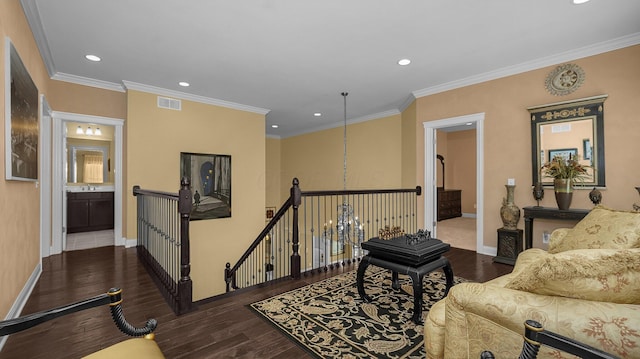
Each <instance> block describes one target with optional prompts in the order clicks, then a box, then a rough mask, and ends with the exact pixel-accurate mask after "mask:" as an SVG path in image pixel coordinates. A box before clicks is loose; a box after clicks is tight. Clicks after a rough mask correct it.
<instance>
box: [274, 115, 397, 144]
mask: <svg viewBox="0 0 640 359" xmlns="http://www.w3.org/2000/svg"><path fill="white" fill-rule="evenodd" d="M400 113H401V112H400V111H398V110H389V111H384V112H378V113H374V114H371V115H367V116H361V117H356V118H352V119H347V125H353V124H356V123H360V122H366V121H371V120H378V119H381V118H385V117H389V116H395V115H399V114H400ZM342 126H344V122H333V123H329V124H326V125H322V126H317V127H313V128H308V129H304V130H302V131H296V132H290V133H287V134H284V135H281V136H278V138H281V139H282V138H287V137H294V136H299V135H304V134H307V133H313V132H317V131H323V130H329V129H332V128H338V127H342ZM269 136H270V135H267V137H269Z"/></svg>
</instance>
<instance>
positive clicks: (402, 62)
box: [398, 59, 411, 66]
mask: <svg viewBox="0 0 640 359" xmlns="http://www.w3.org/2000/svg"><path fill="white" fill-rule="evenodd" d="M410 63H411V60H409V59H402V60H400V61H398V65H400V66H407V65H409V64H410Z"/></svg>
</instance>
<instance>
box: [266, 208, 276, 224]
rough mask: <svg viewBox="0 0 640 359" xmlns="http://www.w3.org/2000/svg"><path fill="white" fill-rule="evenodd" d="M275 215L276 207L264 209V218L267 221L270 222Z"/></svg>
mask: <svg viewBox="0 0 640 359" xmlns="http://www.w3.org/2000/svg"><path fill="white" fill-rule="evenodd" d="M275 215H276V207H267V208H266V218H267V221H269V220H271V219H272V218H273V216H275Z"/></svg>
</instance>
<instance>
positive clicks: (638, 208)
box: [633, 187, 640, 212]
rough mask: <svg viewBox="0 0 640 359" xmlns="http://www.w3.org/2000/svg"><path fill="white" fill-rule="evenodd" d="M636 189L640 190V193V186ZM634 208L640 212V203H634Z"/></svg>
mask: <svg viewBox="0 0 640 359" xmlns="http://www.w3.org/2000/svg"><path fill="white" fill-rule="evenodd" d="M636 190H637V191H638V194H640V187H636ZM633 210H634V211H638V212H640V205H637V204H635V203H634V204H633Z"/></svg>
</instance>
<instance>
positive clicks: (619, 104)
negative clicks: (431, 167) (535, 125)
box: [415, 46, 640, 247]
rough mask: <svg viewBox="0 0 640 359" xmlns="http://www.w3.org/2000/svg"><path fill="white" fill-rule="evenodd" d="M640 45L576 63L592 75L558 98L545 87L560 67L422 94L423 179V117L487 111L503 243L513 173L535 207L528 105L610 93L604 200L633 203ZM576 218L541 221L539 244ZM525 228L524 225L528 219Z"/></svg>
mask: <svg viewBox="0 0 640 359" xmlns="http://www.w3.org/2000/svg"><path fill="white" fill-rule="evenodd" d="M638 59H640V46H633V47H629V48H625V49H621V50H617V51H612V52H608V53H605V54H601V55H597V56H591V57H587V58H583V59H579V60H576V61H573V63H576V64H578V65H579V66H581V67H582V69H583V70H584V71H585V73H586V80H585V82H584V84H583V85H582V86H581V87H580V88H579V89H578V90H577V91H575V92H574V93H572V94H570V95H567V96H561V97H557V96H552V95H550V94H549V93H548V92H547V91H546V90H545V88H544V80H545V77H546V76H547V74H548V73H549V72H550V71H551V70H553V69H554V68H555V66H550V67H546V68H543V69H540V70H535V71H529V72H526V73H523V74H519V75H514V76H509V77H505V78H502V79H498V80H494V81H488V82H485V83H481V84H477V85H473V86H467V87H464V88H460V89H456V90H451V91H446V92H443V93H439V94H435V95H430V96H425V97H421V98H419V99H417V100H416V106H417V113H416V123H415V129H416V131H417V134H418V135H419V141H418V143H417V148H416V151H417V152H416V153H417V161H416V166H417V167H418V171H417V176H418V181H417V182H418V183H423V181H424V130H423V122H425V121H433V120H439V119H444V118H451V117H455V116H461V115H468V114H473V113H479V112H483V113H485V125H484V160H485V164H484V243H485V245H486V246H493V247H495V245H496V229H498V228H500V227H501V226H502V221H501V219H500V214H499V210H500V206H501V205H502V198H503V197H504V196H505V195H506V190H505V188H504V185H505V183H506V180H507V178H515V180H516V189H515V203H516V205H518V206H519V207H520V208H522V207H524V206H530V205H535V201H534V199H533V196H532V194H531V185H532V183H531V182H532V179H531V159H530V158H531V152H530V151H531V126H530V123H529V114H528V111H527V107H531V106H535V105H542V104H548V103H553V102H559V101H567V100H574V99H581V98H585V97H590V96H596V95H602V94H608V95H609V97H608V99H607V100H606V101H605V104H604V108H605V130H604V131H605V146H606V149H605V152H606V181H607V188H606V190H603V200H602V204H603V205H606V206H609V207H613V208H619V209H631V205H632V203H633V201H634V200H635V201H636V202H637V192H636V191H635V189H634V186H637V185H638V178H640V166H638V165H637V164H638V163H640V151H636V150H635V144H637V142H638V138H639V137H638V134H639V133H640V121H638V120H637V115H636V112H637V111H636V109H635V106H634V105H633V104H634V103H635V102H636V100H637V99H638V98H640V86H638V82H640V66H638ZM545 192H546V193H545V197H544V199H543V200H542V202H541V205H543V206H548V207H555V206H556V204H555V200H554V195H553V192H552V190H546V191H545ZM571 206H572V207H574V208H590V207H592V204H591V202H590V201H589V199H588V190H579V191H577V192H576V193H575V194H574V198H573V203H572V205H571ZM571 225H572V223H570V222H551V221H540V220H538V221H536V225H535V230H536V232H535V233H534V238H533V239H534V246H538V247H543V246H542V243H541V231H542V230H545V229H548V228H550V229H552V228H555V227H568V226H571ZM519 227H520V228H523V227H524V224H523V221H522V220H521V221H520V223H519Z"/></svg>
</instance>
